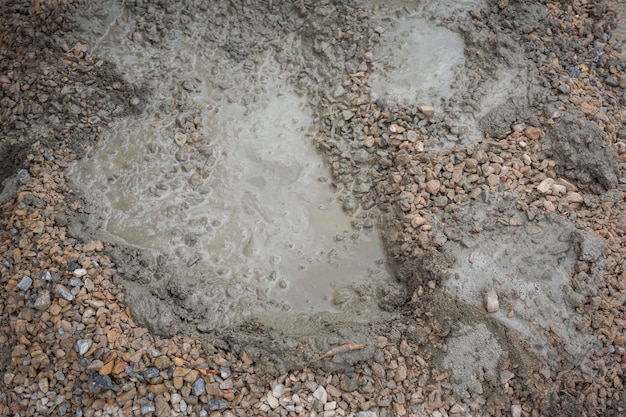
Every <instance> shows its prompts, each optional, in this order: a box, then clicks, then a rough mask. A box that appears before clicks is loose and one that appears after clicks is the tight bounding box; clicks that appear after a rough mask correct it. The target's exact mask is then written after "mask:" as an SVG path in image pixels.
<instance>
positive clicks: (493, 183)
mask: <svg viewBox="0 0 626 417" xmlns="http://www.w3.org/2000/svg"><path fill="white" fill-rule="evenodd" d="M486 181H487V185H488V186H490V187H497V186H498V185H499V184H500V177H498V176H497V175H496V174H491V175H489V176H488V177H487V179H486Z"/></svg>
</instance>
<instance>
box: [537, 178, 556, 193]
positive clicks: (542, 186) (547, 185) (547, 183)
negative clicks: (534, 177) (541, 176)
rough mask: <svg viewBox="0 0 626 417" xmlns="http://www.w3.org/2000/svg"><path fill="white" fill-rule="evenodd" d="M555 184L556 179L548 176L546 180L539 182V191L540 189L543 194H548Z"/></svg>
mask: <svg viewBox="0 0 626 417" xmlns="http://www.w3.org/2000/svg"><path fill="white" fill-rule="evenodd" d="M553 185H554V179H553V178H546V179H545V180H543V181H541V182H540V183H539V185H538V186H537V191H539V192H540V193H542V194H547V193H548V192H550V191H552V186H553Z"/></svg>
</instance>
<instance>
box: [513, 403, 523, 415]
mask: <svg viewBox="0 0 626 417" xmlns="http://www.w3.org/2000/svg"><path fill="white" fill-rule="evenodd" d="M511 417H522V406H521V405H518V404H514V405H512V406H511Z"/></svg>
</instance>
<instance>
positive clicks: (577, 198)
mask: <svg viewBox="0 0 626 417" xmlns="http://www.w3.org/2000/svg"><path fill="white" fill-rule="evenodd" d="M565 200H567V201H568V202H570V203H582V202H583V201H584V199H583V196H582V195H580V194H579V193H575V192H571V193H568V194H567V195H566V196H565Z"/></svg>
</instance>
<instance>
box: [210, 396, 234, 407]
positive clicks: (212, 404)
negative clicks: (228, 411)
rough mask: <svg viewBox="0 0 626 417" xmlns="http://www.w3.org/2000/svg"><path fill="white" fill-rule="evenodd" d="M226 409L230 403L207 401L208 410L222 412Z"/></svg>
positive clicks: (215, 400) (216, 399) (216, 400)
mask: <svg viewBox="0 0 626 417" xmlns="http://www.w3.org/2000/svg"><path fill="white" fill-rule="evenodd" d="M228 407H230V403H229V402H228V401H224V400H222V399H219V398H212V399H211V401H209V410H223V409H225V408H228Z"/></svg>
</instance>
